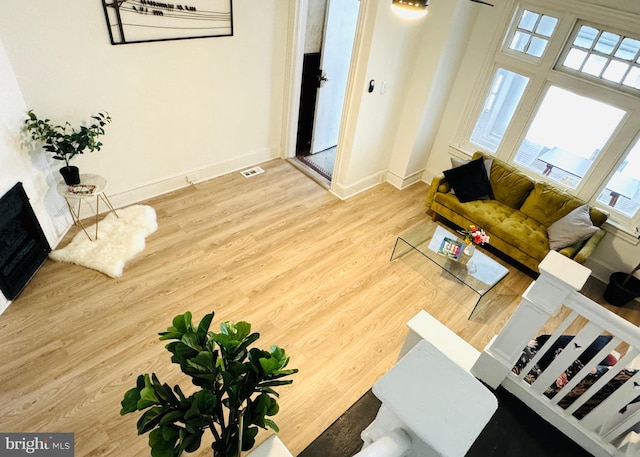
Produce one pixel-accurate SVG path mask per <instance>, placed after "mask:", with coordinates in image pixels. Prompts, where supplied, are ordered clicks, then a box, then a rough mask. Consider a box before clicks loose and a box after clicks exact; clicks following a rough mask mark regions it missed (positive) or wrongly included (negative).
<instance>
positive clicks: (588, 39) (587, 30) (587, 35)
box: [573, 25, 598, 49]
mask: <svg viewBox="0 0 640 457" xmlns="http://www.w3.org/2000/svg"><path fill="white" fill-rule="evenodd" d="M596 36H598V30H596V29H594V28H593V27H589V26H587V25H583V26H582V27H580V31H579V32H578V35H576V39H575V40H573V44H574V45H575V46H579V47H581V48H585V49H591V45H592V44H593V40H594V39H595V37H596Z"/></svg>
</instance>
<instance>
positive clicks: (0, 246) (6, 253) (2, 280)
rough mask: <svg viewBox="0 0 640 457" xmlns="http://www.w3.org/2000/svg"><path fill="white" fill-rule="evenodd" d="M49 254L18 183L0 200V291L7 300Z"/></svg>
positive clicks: (14, 296)
mask: <svg viewBox="0 0 640 457" xmlns="http://www.w3.org/2000/svg"><path fill="white" fill-rule="evenodd" d="M50 251H51V247H50V246H49V243H48V242H47V238H46V237H45V236H44V233H43V232H42V228H41V227H40V224H39V223H38V219H37V218H36V215H35V213H34V212H33V208H31V205H30V204H29V197H27V194H26V192H25V190H24V187H23V186H22V183H20V182H19V183H17V184H16V185H15V186H13V187H12V188H11V190H9V191H8V192H7V193H6V194H5V195H4V196H2V198H0V290H1V291H2V293H3V294H4V296H5V297H6V298H7V299H9V300H13V299H15V298H16V297H17V296H18V295H19V294H20V292H22V290H23V289H24V286H26V285H27V283H28V282H29V280H30V279H31V278H32V277H33V275H34V274H35V272H36V271H37V270H38V268H39V267H40V265H42V263H43V262H44V261H45V259H46V258H47V254H48V253H49V252H50Z"/></svg>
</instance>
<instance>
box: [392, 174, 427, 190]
mask: <svg viewBox="0 0 640 457" xmlns="http://www.w3.org/2000/svg"><path fill="white" fill-rule="evenodd" d="M423 174H424V170H420V171H416V172H415V173H411V174H410V175H409V176H400V175H398V174H396V173H394V172H393V171H391V170H389V171H387V172H386V174H385V181H387V182H388V183H389V184H391V185H392V186H394V187H395V188H397V189H399V190H403V189H406V188H407V187H409V186H411V185H413V184H415V183H417V182H420V181H422V180H423V179H422V175H423Z"/></svg>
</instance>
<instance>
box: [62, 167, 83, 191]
mask: <svg viewBox="0 0 640 457" xmlns="http://www.w3.org/2000/svg"><path fill="white" fill-rule="evenodd" d="M60 174H61V175H62V178H63V179H64V182H65V184H67V185H69V186H73V185H75V184H80V170H79V169H78V167H76V166H73V165H69V166H68V167H62V168H60Z"/></svg>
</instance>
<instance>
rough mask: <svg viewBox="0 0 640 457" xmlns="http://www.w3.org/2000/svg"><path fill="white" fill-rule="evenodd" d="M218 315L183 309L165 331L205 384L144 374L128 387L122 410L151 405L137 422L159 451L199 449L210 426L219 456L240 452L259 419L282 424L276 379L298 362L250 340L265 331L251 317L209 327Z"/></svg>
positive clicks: (173, 456) (262, 423)
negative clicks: (186, 388)
mask: <svg viewBox="0 0 640 457" xmlns="http://www.w3.org/2000/svg"><path fill="white" fill-rule="evenodd" d="M213 315H214V313H210V314H207V315H206V316H204V317H203V319H202V320H201V321H200V323H199V324H198V325H196V324H194V323H193V322H192V315H191V313H190V312H186V313H184V314H180V315H178V316H176V317H174V318H173V325H172V326H171V327H169V328H168V329H167V331H166V332H161V333H160V340H171V342H170V343H168V344H167V345H166V346H165V347H166V349H167V350H168V351H169V352H170V353H171V354H172V356H171V361H172V362H173V363H176V364H178V365H180V369H181V370H182V372H183V373H184V374H186V375H187V376H189V377H191V382H192V383H193V384H194V385H195V386H196V387H197V388H198V389H197V390H196V391H195V392H194V393H193V394H191V395H190V396H186V395H185V394H184V393H183V391H182V389H181V388H180V386H178V385H176V386H174V387H173V389H172V388H171V387H169V385H167V384H162V383H161V382H160V381H159V380H158V378H157V376H156V375H155V374H151V375H149V374H144V375H140V376H138V378H137V382H136V387H134V388H133V389H131V390H129V391H127V392H126V393H125V395H124V399H123V400H122V402H121V405H122V409H121V410H120V414H121V415H125V414H128V413H131V412H134V411H142V410H146V411H145V412H144V414H142V416H141V417H140V419H139V420H138V423H137V427H138V434H139V435H141V434H143V433H147V432H149V446H150V447H151V455H152V457H178V456H180V455H181V454H182V453H183V452H185V451H186V452H194V451H196V450H197V449H198V448H199V447H200V444H201V440H202V436H203V434H204V433H205V431H206V430H209V431H210V432H211V434H212V435H213V443H212V445H211V447H212V449H213V455H214V457H239V456H240V453H241V451H246V450H249V449H251V448H252V447H253V445H254V444H255V437H256V435H257V433H258V427H260V428H264V429H266V428H267V427H268V428H271V429H272V430H274V431H276V432H277V431H278V427H277V425H276V424H275V422H273V420H271V419H269V417H272V416H274V415H275V414H276V413H277V412H278V409H279V406H278V402H277V400H276V397H278V393H277V392H276V391H275V387H277V386H282V385H286V384H291V383H292V382H293V381H292V380H286V379H283V378H285V377H287V376H289V375H292V374H294V373H296V372H297V371H298V370H297V369H286V366H287V364H288V362H289V357H288V356H287V355H286V353H285V351H284V349H281V348H279V347H278V346H272V347H271V348H270V349H269V350H268V351H266V350H262V349H257V348H250V347H249V346H250V345H251V344H252V343H254V342H255V341H256V340H257V339H258V338H259V337H260V335H259V334H258V333H251V324H249V323H247V322H237V323H233V322H223V323H222V324H221V325H220V333H214V332H211V331H209V326H210V325H211V321H212V319H213Z"/></svg>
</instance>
